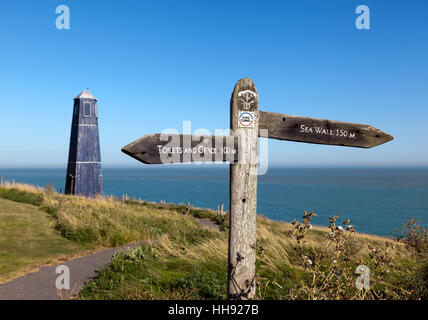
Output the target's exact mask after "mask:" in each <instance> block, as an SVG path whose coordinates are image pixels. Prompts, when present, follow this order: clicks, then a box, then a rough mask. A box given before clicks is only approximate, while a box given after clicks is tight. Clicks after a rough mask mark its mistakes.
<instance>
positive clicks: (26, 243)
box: [0, 199, 87, 283]
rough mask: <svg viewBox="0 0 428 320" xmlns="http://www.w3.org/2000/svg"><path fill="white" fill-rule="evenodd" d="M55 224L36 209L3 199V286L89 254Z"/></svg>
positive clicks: (0, 266)
mask: <svg viewBox="0 0 428 320" xmlns="http://www.w3.org/2000/svg"><path fill="white" fill-rule="evenodd" d="M54 225H55V221H54V219H52V218H51V217H49V216H48V215H47V214H46V213H44V212H42V211H40V210H39V208H38V207H36V206H33V205H29V204H23V203H18V202H14V201H10V200H5V199H0V283H2V282H4V281H6V280H9V279H11V278H14V277H17V276H20V275H22V274H25V273H28V272H29V271H32V270H34V269H35V268H37V266H39V265H45V264H51V263H55V262H58V261H60V260H61V259H65V258H67V257H69V256H74V255H76V254H77V253H78V252H82V251H86V250H85V249H86V247H87V245H85V246H82V245H79V244H76V243H74V242H72V241H70V240H67V239H65V238H64V237H62V236H61V235H60V234H59V232H58V231H57V230H55V229H54V228H53V226H54Z"/></svg>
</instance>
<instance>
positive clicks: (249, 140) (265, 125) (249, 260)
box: [122, 78, 393, 299]
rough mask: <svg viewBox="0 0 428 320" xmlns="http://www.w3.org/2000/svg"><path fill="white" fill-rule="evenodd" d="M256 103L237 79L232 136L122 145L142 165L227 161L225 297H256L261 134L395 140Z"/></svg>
mask: <svg viewBox="0 0 428 320" xmlns="http://www.w3.org/2000/svg"><path fill="white" fill-rule="evenodd" d="M258 104H259V96H258V93H257V89H256V87H255V85H254V83H253V82H252V81H251V79H249V78H245V79H241V80H239V81H238V83H237V84H236V86H235V89H234V91H233V93H232V97H231V101H230V128H231V130H232V134H231V135H230V136H196V135H178V134H150V135H146V136H144V137H142V138H140V139H138V140H136V141H134V142H132V143H130V144H128V145H127V146H125V147H124V148H123V149H122V151H123V152H124V153H126V154H128V155H129V156H131V157H133V158H135V159H137V160H139V161H141V162H143V163H146V164H163V163H181V162H207V161H208V162H212V161H222V162H230V189H229V192H230V194H229V196H230V210H229V213H230V214H229V222H230V224H229V254H228V296H229V299H251V298H254V296H255V290H256V288H255V275H256V270H255V265H256V264H255V262H256V251H255V246H256V212H257V211H256V210H257V165H258V149H257V148H258V137H259V136H263V137H266V136H267V137H268V138H270V139H279V140H289V141H297V142H306V143H317V144H327V145H338V146H348V147H359V148H371V147H375V146H378V145H380V144H383V143H385V142H388V141H390V140H392V139H393V137H392V136H391V135H389V134H387V133H385V132H383V131H380V130H379V129H376V128H374V127H372V126H368V125H364V124H356V123H347V122H339V121H331V120H322V119H314V118H306V117H298V116H292V115H285V114H278V113H272V112H263V111H259V110H258ZM262 130H266V131H265V132H267V135H266V134H264V132H263V131H262Z"/></svg>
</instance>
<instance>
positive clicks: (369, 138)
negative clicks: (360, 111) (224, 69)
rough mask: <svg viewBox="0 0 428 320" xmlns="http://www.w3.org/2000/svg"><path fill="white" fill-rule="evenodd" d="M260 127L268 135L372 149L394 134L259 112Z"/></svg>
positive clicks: (284, 138)
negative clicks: (265, 130)
mask: <svg viewBox="0 0 428 320" xmlns="http://www.w3.org/2000/svg"><path fill="white" fill-rule="evenodd" d="M261 129H267V130H268V132H267V133H268V138H270V139H278V140H290V141H297V142H307V143H317V144H330V145H337V146H348V147H359V148H372V147H375V146H378V145H380V144H383V143H385V142H388V141H390V140H392V139H393V137H392V136H391V135H389V134H387V133H385V132H383V131H381V130H379V129H376V128H374V127H372V126H369V125H366V124H358V123H350V122H340V121H332V120H323V119H315V118H307V117H299V116H291V115H287V114H280V113H273V112H263V111H259V136H264V135H263V134H261V133H260V130H261Z"/></svg>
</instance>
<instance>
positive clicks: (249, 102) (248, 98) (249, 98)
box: [238, 90, 257, 110]
mask: <svg viewBox="0 0 428 320" xmlns="http://www.w3.org/2000/svg"><path fill="white" fill-rule="evenodd" d="M238 97H239V101H240V102H241V104H242V108H243V109H244V110H250V109H252V107H253V106H254V105H255V104H257V93H256V92H254V91H252V90H243V91H239V92H238Z"/></svg>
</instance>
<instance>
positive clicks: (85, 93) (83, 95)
mask: <svg viewBox="0 0 428 320" xmlns="http://www.w3.org/2000/svg"><path fill="white" fill-rule="evenodd" d="M79 99H92V100H96V101H98V99H97V98H95V97H94V96H93V95H92V93H90V92H89V90H88V89H86V90H84V91H83V92H82V93H80V94H79V95H77V96H76V97H74V100H79Z"/></svg>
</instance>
